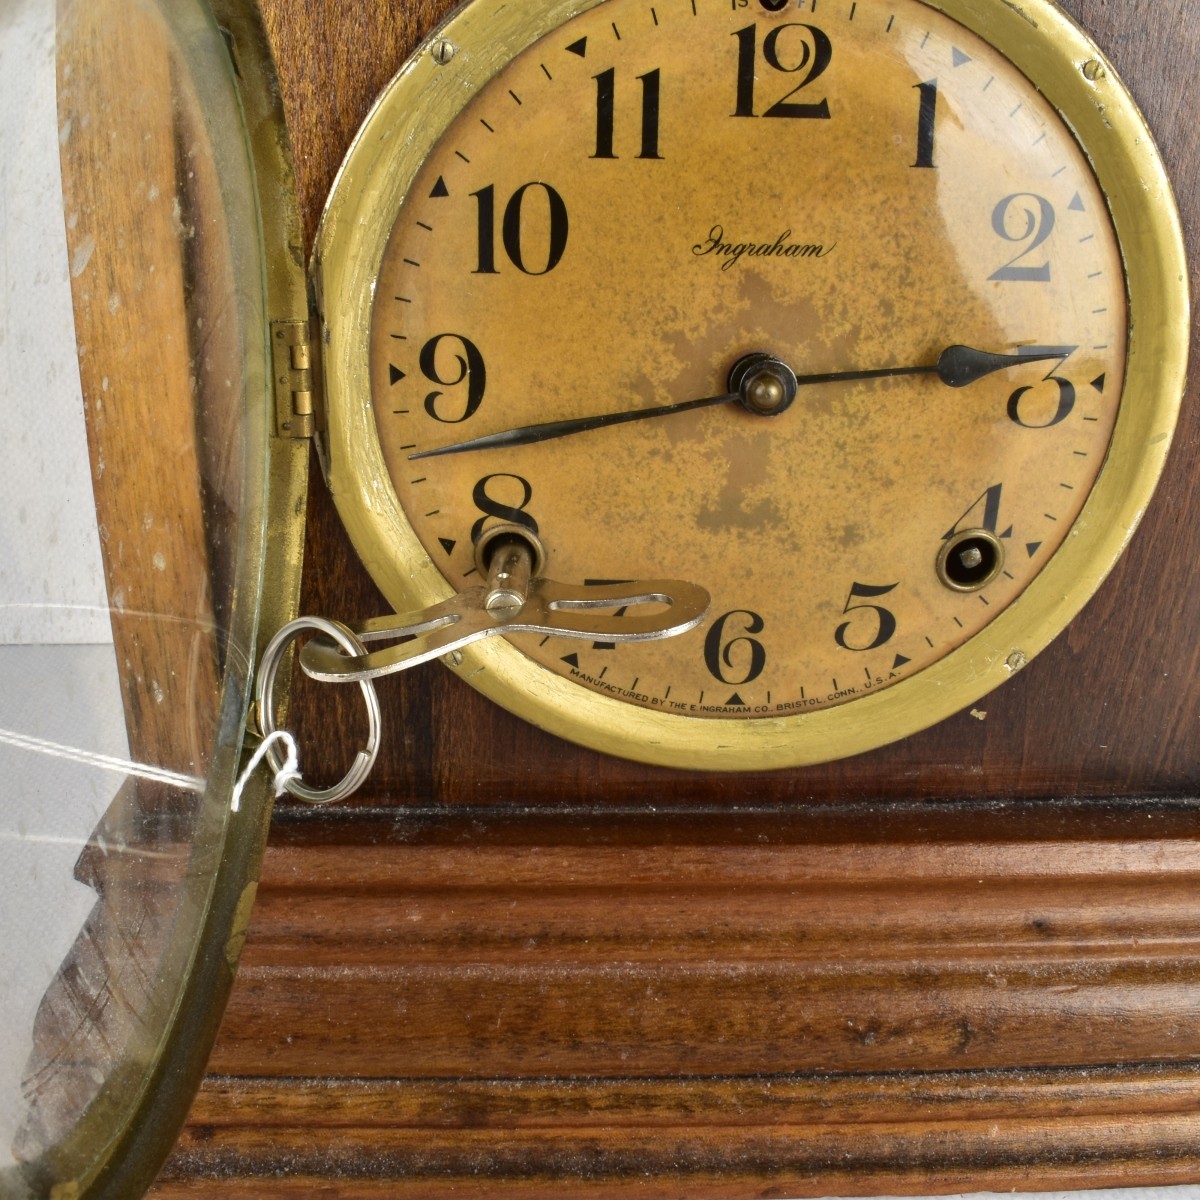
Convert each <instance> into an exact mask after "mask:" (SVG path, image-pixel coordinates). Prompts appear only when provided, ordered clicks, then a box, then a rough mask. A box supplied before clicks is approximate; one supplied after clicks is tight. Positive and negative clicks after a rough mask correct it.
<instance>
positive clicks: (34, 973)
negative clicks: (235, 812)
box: [0, 0, 264, 1195]
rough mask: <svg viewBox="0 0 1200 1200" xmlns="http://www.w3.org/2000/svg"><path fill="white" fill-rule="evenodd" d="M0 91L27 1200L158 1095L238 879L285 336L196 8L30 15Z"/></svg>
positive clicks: (11, 17)
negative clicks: (233, 797)
mask: <svg viewBox="0 0 1200 1200" xmlns="http://www.w3.org/2000/svg"><path fill="white" fill-rule="evenodd" d="M0 79H3V80H4V84H3V88H2V89H0V143H2V149H3V153H0V230H3V233H4V240H5V250H6V253H5V254H4V255H2V256H0V433H2V434H3V435H4V438H3V444H4V446H5V447H6V461H5V468H4V470H3V471H2V472H0V779H3V781H4V784H3V789H2V792H0V794H2V795H3V804H2V806H0V922H2V925H0V1014H2V1016H3V1026H2V1032H0V1193H3V1194H5V1195H7V1194H9V1193H10V1192H12V1193H13V1194H18V1195H19V1194H24V1193H25V1192H27V1191H31V1192H32V1193H35V1194H36V1193H41V1192H42V1191H44V1190H48V1189H49V1187H50V1186H51V1185H52V1182H53V1179H54V1176H55V1175H56V1174H57V1173H58V1172H59V1171H60V1170H65V1169H68V1168H67V1167H66V1166H65V1165H64V1164H66V1163H69V1164H70V1167H69V1169H70V1170H71V1171H74V1172H82V1174H86V1170H87V1167H88V1162H89V1156H90V1157H92V1158H97V1159H98V1158H99V1157H100V1156H101V1155H102V1154H103V1153H105V1152H106V1149H105V1147H106V1144H107V1143H108V1142H109V1141H111V1139H112V1137H113V1136H114V1134H115V1133H116V1132H118V1131H119V1130H120V1128H121V1127H122V1125H123V1123H124V1122H125V1121H126V1120H127V1119H128V1117H129V1115H130V1113H131V1112H132V1111H133V1110H134V1109H135V1108H136V1106H137V1103H138V1097H139V1089H140V1082H139V1081H140V1079H141V1078H142V1077H143V1076H144V1075H145V1074H146V1071H147V1069H148V1067H149V1066H150V1065H151V1064H152V1063H153V1062H154V1060H155V1058H156V1056H157V1054H158V1052H159V1049H160V1046H161V1044H162V1040H163V1036H164V1031H165V1030H166V1028H167V1026H168V1024H169V1022H170V1020H171V1019H172V1014H173V1012H174V1007H175V1004H176V1001H177V999H178V989H179V986H180V984H181V981H182V979H183V977H184V976H185V974H186V967H187V964H188V963H189V962H190V955H191V954H192V951H193V948H194V943H195V939H196V932H197V928H198V925H199V922H200V919H201V917H202V915H203V913H204V911H205V908H206V905H207V897H208V895H209V890H210V889H211V886H212V880H213V878H214V876H215V874H216V869H217V864H218V862H219V845H220V842H219V838H220V836H221V834H222V833H223V832H224V828H225V824H226V820H227V818H226V814H225V811H224V809H223V808H222V805H221V802H220V795H221V794H222V792H223V793H224V795H225V796H226V797H227V796H228V787H229V780H230V779H231V776H232V770H233V766H234V764H235V763H236V758H237V751H238V749H239V747H240V741H241V730H242V728H243V725H244V715H245V684H246V675H247V672H248V669H249V659H250V652H249V647H250V646H251V645H252V638H253V614H252V613H251V614H250V617H249V619H248V620H247V618H246V617H245V616H244V615H242V616H239V613H240V612H241V610H240V609H239V605H238V603H237V602H236V601H238V600H240V599H241V597H242V595H243V593H244V592H245V593H246V594H247V595H251V596H252V595H254V594H255V591H256V586H257V580H256V578H254V577H253V576H254V572H256V571H257V570H258V567H257V565H255V566H253V567H252V568H250V577H247V564H248V563H256V560H257V557H258V556H256V555H255V554H253V553H252V552H251V546H250V543H251V542H253V540H254V537H255V536H259V537H260V536H261V531H259V533H258V535H255V534H253V533H250V534H248V533H247V532H246V530H245V529H244V528H243V525H244V523H245V514H246V511H247V508H248V507H249V508H250V510H251V511H257V509H256V501H255V497H254V496H253V495H251V496H250V497H249V500H248V489H247V483H246V480H247V478H248V475H247V455H248V453H249V455H250V456H251V459H253V457H254V455H255V454H256V453H257V449H256V448H261V443H262V431H261V430H248V429H247V428H246V415H245V414H246V404H247V389H248V382H247V377H246V368H245V366H244V363H245V361H246V356H247V349H248V347H247V346H246V344H245V343H244V336H245V335H244V332H243V331H244V329H245V328H256V329H258V330H261V329H262V328H263V327H264V322H263V313H262V307H263V301H262V295H261V293H262V281H261V266H260V261H261V260H260V258H259V256H258V254H257V251H256V249H255V248H253V246H252V241H251V239H253V238H254V237H256V235H257V228H258V225H257V215H256V210H255V202H254V199H253V179H252V174H251V170H250V167H249V164H248V159H247V156H246V150H245V144H244V140H241V139H239V140H238V142H237V144H236V145H232V146H231V145H230V144H228V141H227V136H226V135H221V136H218V135H217V134H216V133H215V132H214V130H215V129H217V128H218V127H221V128H224V129H225V130H227V131H228V130H230V129H238V123H239V121H240V111H239V109H238V106H237V100H236V95H235V93H234V91H233V88H232V79H231V72H230V67H229V61H228V57H227V49H226V46H225V44H224V41H223V39H222V37H221V35H220V33H219V32H218V31H217V29H216V28H215V26H213V25H212V23H211V21H210V20H209V19H208V17H207V15H206V12H205V10H203V8H202V7H201V5H200V4H181V3H178V0H164V2H163V3H162V4H161V5H160V4H158V3H154V2H152V0H59V2H58V3H57V4H56V2H55V0H11V2H10V3H9V4H7V5H6V6H4V7H3V9H2V10H0ZM238 131H239V133H240V129H238ZM247 320H249V321H250V324H249V325H246V324H245V323H246V322H247ZM249 349H251V350H254V349H255V347H254V346H251V347H249ZM259 349H261V347H260V348H259ZM260 369H261V368H260ZM259 404H260V406H261V401H259ZM248 448H249V450H248ZM257 471H258V476H259V477H261V473H262V469H261V466H259V467H258V468H257ZM250 477H253V475H251V476H250ZM248 538H249V541H248ZM247 589H249V590H248V591H247ZM251 607H252V605H251ZM239 622H240V624H241V626H245V628H239ZM235 629H236V632H234V631H235ZM214 800H215V802H214ZM67 1143H70V1148H69V1150H68V1151H67V1152H64V1151H63V1150H62V1147H63V1146H64V1145H65V1144H67ZM48 1163H51V1164H52V1165H49V1166H48V1165H47V1164H48ZM75 1177H82V1175H78V1176H75ZM72 1194H74V1193H72Z"/></svg>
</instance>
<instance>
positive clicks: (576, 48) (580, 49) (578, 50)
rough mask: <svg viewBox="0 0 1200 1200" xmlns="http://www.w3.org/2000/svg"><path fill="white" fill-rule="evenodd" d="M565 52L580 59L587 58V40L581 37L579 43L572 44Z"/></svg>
mask: <svg viewBox="0 0 1200 1200" xmlns="http://www.w3.org/2000/svg"><path fill="white" fill-rule="evenodd" d="M567 50H568V51H569V52H570V53H571V54H578V55H579V57H580V58H585V57H586V56H587V38H585V37H581V38H580V39H579V41H577V42H572V43H571V44H570V45H569V46H568V47H567Z"/></svg>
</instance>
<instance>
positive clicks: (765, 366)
mask: <svg viewBox="0 0 1200 1200" xmlns="http://www.w3.org/2000/svg"><path fill="white" fill-rule="evenodd" d="M1073 350H1074V347H1073V346H1051V347H1038V352H1037V353H1036V354H993V353H991V352H989V351H987V350H975V349H973V348H972V347H970V346H948V347H947V348H946V349H945V350H943V351H942V353H941V354H940V355H938V360H937V362H936V363H934V364H933V365H932V366H917V367H879V368H875V369H874V370H866V371H832V372H827V373H824V374H819V375H796V374H795V373H794V372H793V371H792V370H791V369H790V368H789V367H787V366H786V365H785V364H784V363H782V362H780V361H779V360H778V359H776V358H774V357H772V356H771V355H762V354H758V355H750V356H748V357H747V358H744V359H742V360H741V361H740V362H739V363H738V364H737V365H736V366H735V367H734V369H733V371H732V372H731V373H730V387H736V389H737V390H735V391H730V392H725V393H723V394H722V395H719V396H707V397H705V398H703V399H701V400H684V401H681V402H680V403H678V404H666V405H662V406H660V407H655V408H635V409H630V410H626V411H625V412H615V413H604V414H602V415H600V416H595V417H572V418H568V419H566V420H562V421H542V422H539V423H538V424H536V425H520V426H518V427H517V428H515V429H503V430H501V431H500V432H499V433H487V434H484V435H483V436H481V437H476V438H468V439H467V440H466V441H462V442H453V443H452V444H450V445H449V446H438V447H436V448H435V449H433V450H422V451H421V452H420V453H418V454H410V455H409V456H408V457H409V458H410V459H418V458H435V457H437V456H439V455H443V454H463V453H465V452H467V451H469V450H495V449H499V448H501V447H512V446H529V445H532V444H534V443H535V442H546V441H550V440H551V439H553V438H560V437H567V436H568V435H569V434H573V433H586V432H587V431H588V430H591V429H604V428H606V427H607V426H610V425H623V424H625V423H627V422H629V421H645V420H648V419H649V418H651V417H667V416H670V415H671V414H672V413H679V412H687V411H689V410H691V409H696V408H709V407H712V406H713V405H717V404H728V403H730V402H731V401H734V400H736V401H740V402H741V403H742V404H743V405H744V406H745V407H746V408H747V409H749V411H751V412H754V413H757V414H759V415H760V416H774V415H776V414H778V413H781V412H783V410H784V409H785V408H787V407H788V406H789V405H790V404H791V402H792V400H793V399H794V398H795V394H796V389H797V388H798V387H801V386H804V385H808V384H818V383H850V382H853V381H855V380H862V379H891V378H894V377H896V376H900V375H936V376H937V377H938V378H939V379H940V380H941V381H942V383H944V384H945V385H946V386H947V387H953V388H960V387H966V386H967V385H968V384H972V383H975V382H976V381H977V380H980V379H982V378H984V376H986V375H991V374H992V373H993V372H995V371H1002V370H1003V369H1004V368H1005V367H1012V366H1017V365H1019V364H1022V363H1028V362H1041V361H1044V360H1047V359H1064V358H1067V357H1068V356H1069V355H1070V354H1071V353H1072V351H1073ZM764 378H767V379H768V383H769V385H770V384H773V385H774V386H773V387H771V386H768V390H767V393H766V396H765V398H764V400H763V401H762V402H760V401H759V398H758V395H756V394H755V388H756V387H758V388H761V387H762V381H763V379H764ZM780 389H782V390H780Z"/></svg>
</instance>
